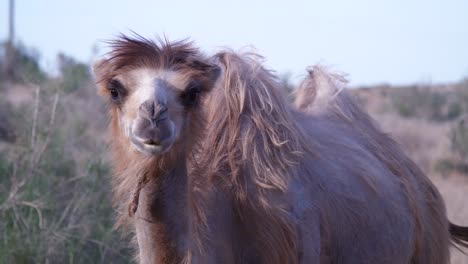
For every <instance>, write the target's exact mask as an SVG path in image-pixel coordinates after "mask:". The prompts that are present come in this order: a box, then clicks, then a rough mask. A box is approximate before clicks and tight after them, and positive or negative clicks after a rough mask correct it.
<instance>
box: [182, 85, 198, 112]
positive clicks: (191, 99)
mask: <svg viewBox="0 0 468 264" xmlns="http://www.w3.org/2000/svg"><path fill="white" fill-rule="evenodd" d="M200 91H201V87H200V85H199V84H198V83H196V82H193V83H191V84H190V85H189V86H188V87H187V89H186V90H185V91H184V92H183V93H182V94H181V96H180V97H181V100H182V104H183V105H184V106H186V107H190V106H193V105H195V103H196V101H197V99H198V96H199V95H200Z"/></svg>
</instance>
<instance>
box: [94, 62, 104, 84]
mask: <svg viewBox="0 0 468 264" xmlns="http://www.w3.org/2000/svg"><path fill="white" fill-rule="evenodd" d="M105 62H106V60H105V59H100V60H98V61H96V62H95V63H94V64H93V75H94V80H95V81H96V84H98V83H100V82H102V81H103V80H104V76H105V75H106V72H107V67H106V63H105Z"/></svg>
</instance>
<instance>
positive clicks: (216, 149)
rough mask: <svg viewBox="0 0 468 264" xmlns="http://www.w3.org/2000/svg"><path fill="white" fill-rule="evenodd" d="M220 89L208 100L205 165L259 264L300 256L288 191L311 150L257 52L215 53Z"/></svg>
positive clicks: (204, 142) (287, 260)
mask: <svg viewBox="0 0 468 264" xmlns="http://www.w3.org/2000/svg"><path fill="white" fill-rule="evenodd" d="M215 59H216V60H217V63H218V65H219V66H220V67H221V76H220V79H219V80H218V82H217V83H218V86H217V87H215V89H213V91H212V93H211V95H210V97H209V98H208V100H207V101H208V102H209V106H207V107H205V109H207V113H206V116H207V124H208V127H207V130H206V134H205V139H204V140H203V144H204V146H205V147H204V149H206V151H205V153H204V155H203V156H202V159H201V164H202V167H204V168H207V171H208V173H207V175H208V177H210V178H211V179H212V180H216V181H219V180H220V179H222V181H223V182H224V184H225V185H227V186H229V189H230V190H231V191H232V193H233V197H232V199H233V200H234V206H235V209H236V211H237V214H239V215H240V218H241V222H242V225H243V226H244V228H246V229H248V230H249V231H251V232H253V233H254V234H251V235H252V238H254V240H255V246H254V247H255V250H256V251H257V252H261V256H262V263H286V262H288V263H290V261H291V260H294V259H298V258H297V255H296V254H297V245H296V242H297V234H296V230H295V227H294V226H293V224H292V223H291V222H290V220H289V218H290V217H289V215H288V212H287V211H288V210H287V209H288V208H287V206H288V203H287V201H285V200H284V195H283V193H284V192H285V191H286V190H287V188H288V184H289V181H290V180H291V179H292V177H296V176H297V175H295V174H294V172H293V171H292V170H291V167H292V166H294V165H295V164H297V163H298V162H299V160H300V159H301V157H302V156H303V155H304V154H305V153H306V152H311V150H310V149H309V146H310V144H308V143H307V142H306V140H305V136H304V134H303V133H302V131H301V129H300V127H298V126H297V124H296V123H295V121H294V118H293V117H292V113H291V107H290V104H289V103H288V102H287V101H286V99H285V97H284V96H283V94H282V92H281V91H280V86H279V83H278V80H277V79H276V77H275V76H274V75H273V74H272V73H271V72H270V71H268V70H266V69H265V68H264V67H263V66H262V65H261V62H260V60H261V57H259V56H258V55H255V54H252V53H244V54H240V55H238V54H236V53H234V52H231V51H225V52H221V53H218V54H217V55H215Z"/></svg>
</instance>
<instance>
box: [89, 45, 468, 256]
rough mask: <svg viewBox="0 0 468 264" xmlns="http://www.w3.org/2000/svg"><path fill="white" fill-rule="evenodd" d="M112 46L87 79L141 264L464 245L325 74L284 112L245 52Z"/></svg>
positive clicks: (460, 232) (415, 172) (422, 185)
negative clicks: (104, 107) (99, 106)
mask: <svg viewBox="0 0 468 264" xmlns="http://www.w3.org/2000/svg"><path fill="white" fill-rule="evenodd" d="M111 48H112V51H111V52H110V54H109V57H108V58H105V59H103V60H101V61H98V62H97V63H96V64H95V66H94V74H95V77H96V82H97V85H98V91H99V93H100V94H101V95H102V96H104V97H105V98H106V99H107V100H108V102H109V120H110V123H109V130H110V135H111V137H110V138H111V146H112V153H113V159H112V161H113V165H114V177H113V186H114V202H115V205H116V207H117V208H118V211H119V212H120V219H119V221H118V224H129V225H132V226H134V229H135V233H136V240H137V245H138V251H139V261H140V263H448V258H449V252H448V248H449V244H450V240H452V241H453V242H455V243H457V244H458V245H460V246H467V241H468V228H466V227H460V226H456V225H453V224H450V223H449V222H448V220H447V217H446V213H445V208H444V204H443V201H442V199H441V197H440V195H439V193H438V192H437V190H436V189H435V187H434V186H433V185H432V184H431V183H430V181H429V180H428V179H427V178H426V176H425V175H424V174H422V172H421V171H420V170H419V169H418V168H417V166H416V165H414V163H413V162H412V161H411V160H409V158H407V157H406V156H405V154H404V153H403V152H402V151H401V149H400V148H399V147H398V146H397V144H395V142H394V141H393V140H391V138H390V137H388V136H386V135H385V134H383V133H382V132H380V131H379V130H378V128H377V127H376V126H374V125H373V124H372V121H371V119H370V117H368V115H367V114H365V113H364V112H363V111H362V110H360V109H359V108H358V107H357V106H356V104H354V102H353V101H352V99H351V98H350V97H349V96H347V95H346V93H337V91H338V90H336V91H335V90H334V89H336V87H337V86H335V84H337V83H338V82H333V76H327V75H326V74H323V75H322V77H324V78H325V79H326V80H332V82H329V84H333V85H331V86H330V87H329V88H327V87H325V88H323V89H322V87H321V86H320V87H319V86H317V85H316V84H317V82H315V79H314V78H318V77H320V75H318V77H317V76H314V75H313V74H311V75H310V76H309V77H308V78H307V79H306V80H305V81H304V83H303V85H302V86H301V87H300V88H299V92H298V96H297V101H296V106H295V107H294V106H292V105H290V104H289V103H288V102H287V100H286V98H285V96H284V95H283V94H282V93H281V92H280V86H279V82H278V80H277V78H276V77H275V76H274V74H273V73H272V72H271V71H269V70H267V69H266V68H264V67H263V66H262V64H261V62H260V59H259V58H260V57H259V56H257V55H255V54H237V53H235V52H232V51H229V50H226V51H222V52H219V53H217V54H215V55H214V56H212V57H207V56H205V55H203V54H202V53H201V52H200V51H199V50H198V49H196V48H195V47H194V46H193V44H192V43H189V42H187V41H181V42H172V43H171V42H167V41H151V40H147V39H144V38H142V37H139V36H137V37H127V36H121V37H120V38H118V39H116V40H115V41H112V42H111ZM320 78H321V77H320ZM327 78H328V79H327ZM332 91H335V93H332ZM322 95H323V96H322Z"/></svg>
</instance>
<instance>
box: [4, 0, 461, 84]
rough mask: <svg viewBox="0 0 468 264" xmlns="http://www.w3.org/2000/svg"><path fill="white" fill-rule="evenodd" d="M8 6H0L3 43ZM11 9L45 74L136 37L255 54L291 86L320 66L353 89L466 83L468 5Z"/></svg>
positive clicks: (393, 1) (417, 0) (118, 0)
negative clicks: (289, 78) (290, 79)
mask: <svg viewBox="0 0 468 264" xmlns="http://www.w3.org/2000/svg"><path fill="white" fill-rule="evenodd" d="M7 6H8V0H0V39H4V38H5V37H6V35H7ZM16 7H17V12H16V25H17V27H16V36H17V39H19V40H21V41H22V42H24V43H25V44H27V45H28V46H32V47H35V48H37V49H38V50H39V51H40V53H41V54H42V64H43V65H45V66H46V67H47V68H49V69H53V68H54V67H53V65H54V63H55V55H56V54H57V52H59V51H62V52H65V53H66V54H69V55H72V56H74V57H76V58H78V59H80V60H82V61H85V62H89V61H91V60H92V59H93V58H92V49H93V46H95V45H96V43H98V42H99V41H100V40H105V39H110V38H112V37H113V36H115V35H117V34H118V33H119V32H124V33H128V32H129V30H134V31H135V32H137V33H139V34H141V35H143V36H146V37H152V36H155V35H156V34H159V35H161V34H166V35H167V36H168V37H169V39H180V38H185V37H191V39H192V40H194V41H195V42H196V43H197V44H198V45H199V46H200V47H201V48H202V49H203V50H204V51H206V52H207V53H211V52H213V51H215V49H216V48H217V47H222V46H228V47H233V48H239V47H242V46H245V45H252V46H254V47H255V48H256V49H257V50H258V52H259V53H260V54H262V55H264V56H265V57H266V58H267V62H266V63H267V65H268V66H269V67H270V68H273V69H275V70H276V71H278V72H287V71H289V72H291V73H292V74H293V76H294V77H295V78H298V77H301V76H302V75H303V74H304V69H305V67H306V66H307V65H311V64H315V63H318V62H321V63H324V64H326V65H330V66H333V69H336V70H341V71H344V72H346V73H348V74H349V78H350V80H351V84H353V85H358V84H376V83H394V84H407V83H413V82H422V81H423V82H427V81H433V82H453V81H457V80H460V79H462V78H464V77H467V76H468V1H467V0H444V1H443V0H440V1H435V0H388V1H378V0H352V1H345V0H342V1H338V0H322V1H293V0H290V1H273V0H269V1H255V0H237V1H231V2H224V1H209V0H196V1H176V0H172V1H168V0H166V1H149V0H148V1H143V0H133V1H123V0H113V1H98V0H95V1H92V0H79V1H64V0H16ZM100 46H101V47H103V45H102V44H101V45H100ZM99 50H100V53H103V52H105V51H106V49H105V48H104V47H103V48H100V49H99Z"/></svg>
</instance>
